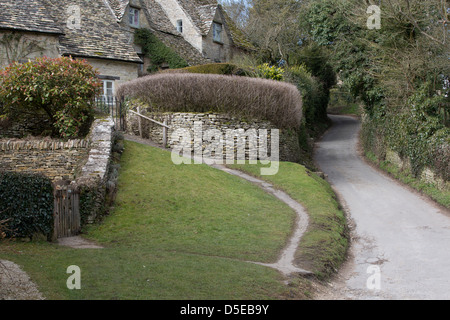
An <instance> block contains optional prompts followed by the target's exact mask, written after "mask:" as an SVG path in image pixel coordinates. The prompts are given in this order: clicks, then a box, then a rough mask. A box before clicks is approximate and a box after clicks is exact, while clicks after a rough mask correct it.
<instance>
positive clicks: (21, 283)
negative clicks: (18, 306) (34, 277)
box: [0, 260, 45, 300]
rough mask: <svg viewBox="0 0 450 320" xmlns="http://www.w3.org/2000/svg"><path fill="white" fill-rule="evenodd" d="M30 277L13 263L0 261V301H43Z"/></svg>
mask: <svg viewBox="0 0 450 320" xmlns="http://www.w3.org/2000/svg"><path fill="white" fill-rule="evenodd" d="M44 299H45V298H44V297H43V296H42V294H41V293H40V292H39V290H38V289H37V286H36V285H35V284H34V283H33V282H32V281H31V279H30V277H28V275H27V274H26V273H25V272H24V271H23V270H22V269H21V268H20V267H19V266H18V265H17V264H15V263H13V262H11V261H6V260H0V300H44Z"/></svg>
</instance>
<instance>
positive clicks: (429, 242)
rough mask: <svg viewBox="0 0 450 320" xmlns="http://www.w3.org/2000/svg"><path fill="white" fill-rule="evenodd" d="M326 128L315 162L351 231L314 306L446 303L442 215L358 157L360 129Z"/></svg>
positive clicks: (345, 123)
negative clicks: (343, 258) (344, 255)
mask: <svg viewBox="0 0 450 320" xmlns="http://www.w3.org/2000/svg"><path fill="white" fill-rule="evenodd" d="M330 118H331V119H332V120H333V123H334V126H333V127H332V128H331V129H330V130H329V131H328V132H327V134H326V135H325V136H324V138H323V140H322V141H321V142H320V143H319V144H318V146H317V151H316V155H315V160H316V163H317V165H318V166H319V167H320V169H321V170H322V171H323V172H324V173H325V174H327V175H328V180H329V181H330V183H331V184H332V185H333V187H334V188H335V190H336V191H337V193H338V194H339V195H340V197H341V198H342V199H343V200H344V204H345V206H346V209H347V210H348V214H349V220H350V221H351V224H352V237H353V239H352V244H351V249H350V254H349V260H348V262H347V263H346V264H345V265H344V266H343V268H342V270H341V271H340V272H339V274H338V276H337V279H335V280H334V281H333V282H332V283H331V284H330V285H329V286H327V287H326V288H325V289H323V290H321V291H322V292H321V293H320V294H319V295H318V297H317V299H401V300H403V299H450V215H449V212H448V211H447V210H445V209H441V208H439V207H438V206H435V205H434V204H433V203H431V202H430V201H428V200H427V199H425V198H423V197H421V196H420V195H418V194H417V193H415V192H412V191H409V190H408V189H407V188H405V187H403V186H401V185H400V184H399V183H397V182H396V181H394V180H393V179H391V178H389V177H387V176H386V175H384V174H382V173H380V172H378V171H377V170H375V169H374V168H372V167H371V166H369V165H368V164H367V163H365V162H364V161H363V160H362V159H361V158H360V157H359V155H358V152H357V142H358V132H359V128H360V123H359V121H358V120H357V119H355V118H352V117H347V116H330Z"/></svg>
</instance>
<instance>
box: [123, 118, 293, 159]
mask: <svg viewBox="0 0 450 320" xmlns="http://www.w3.org/2000/svg"><path fill="white" fill-rule="evenodd" d="M143 115H145V116H147V117H149V118H151V119H154V120H157V121H159V122H161V123H163V122H164V121H165V122H166V124H167V125H168V126H170V129H168V132H167V137H168V140H167V142H168V145H167V147H168V148H173V147H174V146H176V145H177V143H178V141H173V140H172V139H171V135H172V133H173V132H174V131H176V130H178V129H185V130H188V131H189V132H190V133H191V135H192V137H193V134H194V123H195V122H201V123H202V129H203V132H205V131H206V130H210V129H217V130H219V131H220V132H222V135H223V137H225V134H226V131H227V130H238V129H244V130H245V131H247V130H249V129H256V130H260V129H267V130H268V131H269V132H268V133H269V134H270V129H278V128H277V127H275V126H274V125H272V124H271V123H270V122H269V121H257V120H243V119H237V118H235V117H230V116H228V115H225V114H218V113H163V114H155V113H145V112H143ZM141 130H142V137H143V138H146V139H150V140H152V141H154V142H156V143H158V144H161V145H162V144H163V127H162V126H160V125H157V124H154V123H152V122H150V121H149V120H146V119H141ZM126 131H127V133H129V134H132V135H137V136H139V135H140V130H139V117H138V116H137V115H134V114H132V113H130V112H129V113H128V115H127V121H126ZM268 140H270V139H268ZM192 142H193V141H192ZM268 142H269V147H268V148H269V150H270V141H268ZM207 146H208V142H207V141H203V145H202V147H203V150H205V149H206V148H207ZM279 147H280V150H279V152H280V160H281V161H289V162H299V161H300V159H301V155H300V146H299V140H298V133H297V132H295V130H288V129H280V145H279ZM246 154H248V146H247V148H246Z"/></svg>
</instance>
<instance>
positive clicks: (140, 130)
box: [137, 107, 142, 138]
mask: <svg viewBox="0 0 450 320" xmlns="http://www.w3.org/2000/svg"><path fill="white" fill-rule="evenodd" d="M137 113H139V114H141V107H137ZM138 124H139V136H140V137H141V138H142V119H141V117H140V116H139V117H138Z"/></svg>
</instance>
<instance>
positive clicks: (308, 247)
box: [0, 142, 342, 300]
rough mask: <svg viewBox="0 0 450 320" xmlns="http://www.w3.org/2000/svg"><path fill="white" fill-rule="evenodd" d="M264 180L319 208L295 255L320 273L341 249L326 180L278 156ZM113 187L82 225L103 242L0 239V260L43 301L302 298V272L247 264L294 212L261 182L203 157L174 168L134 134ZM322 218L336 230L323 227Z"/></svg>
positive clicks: (283, 233) (271, 249) (282, 241)
mask: <svg viewBox="0 0 450 320" xmlns="http://www.w3.org/2000/svg"><path fill="white" fill-rule="evenodd" d="M250 167H251V170H257V166H250ZM287 177H289V179H287ZM271 179H275V180H274V181H277V183H278V182H279V183H280V185H285V186H286V191H292V192H293V194H294V195H295V196H294V198H296V197H297V196H298V197H299V198H302V199H303V198H304V197H306V198H308V199H307V203H308V206H309V207H308V210H310V209H311V210H312V211H313V212H315V209H314V208H315V207H319V208H321V209H318V210H317V212H324V213H323V214H324V215H323V216H321V214H320V213H318V214H315V216H316V218H314V219H313V224H312V228H311V229H310V230H309V231H308V237H306V236H305V240H304V241H303V245H304V246H303V247H302V249H301V250H299V252H298V259H306V260H308V261H309V262H311V267H312V268H313V269H314V271H315V272H316V273H317V274H318V275H321V274H322V273H324V272H327V271H328V269H327V268H325V269H323V268H324V264H328V263H330V261H331V262H332V263H334V262H333V261H337V260H339V259H333V257H331V256H332V255H333V254H338V253H339V254H340V253H341V252H340V251H339V252H338V251H336V250H335V249H330V248H335V247H333V244H335V243H339V242H340V241H342V239H341V238H340V236H341V234H340V233H339V232H338V231H337V230H338V229H339V228H342V226H341V225H340V224H341V223H342V217H341V216H340V212H339V210H337V204H336V202H335V200H334V199H333V195H332V193H331V190H330V189H329V186H328V185H327V184H326V183H324V182H323V181H322V180H320V179H318V178H317V177H315V176H314V175H311V176H310V175H309V173H308V172H307V171H305V169H304V168H303V167H302V166H300V165H294V164H282V165H281V168H280V172H279V174H278V175H277V176H274V177H272V178H271ZM299 182H301V183H300V184H297V183H299ZM118 186H119V191H118V195H117V199H116V201H115V205H114V208H113V209H112V210H111V213H110V215H109V216H107V217H105V218H104V219H103V221H102V222H101V223H99V224H95V225H92V226H89V227H88V228H86V229H85V230H84V237H85V238H88V239H91V240H93V241H95V242H97V243H99V244H101V245H102V246H104V247H105V248H104V249H85V250H80V249H70V248H66V247H61V246H59V245H57V244H52V243H48V242H45V241H34V242H25V241H20V240H17V241H12V242H11V241H10V242H4V243H1V244H0V258H1V259H7V260H11V261H14V262H16V263H18V264H19V265H21V266H22V267H23V269H24V270H25V271H26V272H27V273H28V274H29V275H30V277H31V278H32V280H33V281H35V282H36V283H37V285H38V287H39V289H40V290H41V292H42V293H43V294H44V296H45V297H46V298H47V299H124V300H125V299H192V300H197V299H202V300H203V299H245V300H251V299H304V298H308V297H309V295H310V290H311V283H310V281H309V280H307V279H303V278H301V277H299V278H296V279H291V284H290V285H289V286H286V284H285V283H284V279H283V277H282V275H281V274H280V273H279V272H278V271H276V270H274V269H271V268H268V267H264V266H260V265H256V264H253V263H249V262H247V261H255V262H266V263H270V262H275V261H276V260H277V258H278V255H279V253H280V251H281V249H282V248H283V247H284V246H285V245H286V242H287V240H288V238H289V235H290V234H291V232H292V228H293V224H294V219H295V213H294V212H293V211H292V210H291V209H290V208H289V207H288V206H287V205H285V204H284V203H282V202H280V201H278V200H277V199H275V198H274V197H273V196H271V195H269V194H267V193H265V192H264V191H262V190H261V189H260V188H259V187H257V186H255V185H253V184H251V183H249V182H247V181H244V180H242V179H240V178H238V177H235V176H232V175H229V174H227V173H224V172H222V171H219V170H216V169H212V168H210V167H208V166H205V165H180V166H176V165H174V164H173V163H172V161H171V159H170V153H169V152H167V151H164V150H160V149H157V148H152V147H148V146H144V145H140V144H136V143H132V142H126V143H125V152H124V154H123V156H122V159H121V170H120V176H119V185H118ZM298 187H300V189H299V190H297V191H295V190H296V189H297V188H298ZM289 188H292V190H289ZM295 192H298V193H295ZM303 200H305V199H303ZM335 214H337V215H338V216H337V217H336V218H335V219H332V218H330V217H331V216H333V215H335ZM321 219H323V220H324V221H323V223H322V222H321ZM330 221H333V223H334V227H335V228H336V230H329V229H327V228H329V227H330ZM321 250H324V252H321ZM315 255H317V257H316V258H315V257H313V256H315ZM70 265H77V266H79V267H80V268H81V290H68V289H67V287H66V280H67V278H68V277H69V275H68V274H66V269H67V267H68V266H70ZM333 266H335V264H333Z"/></svg>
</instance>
